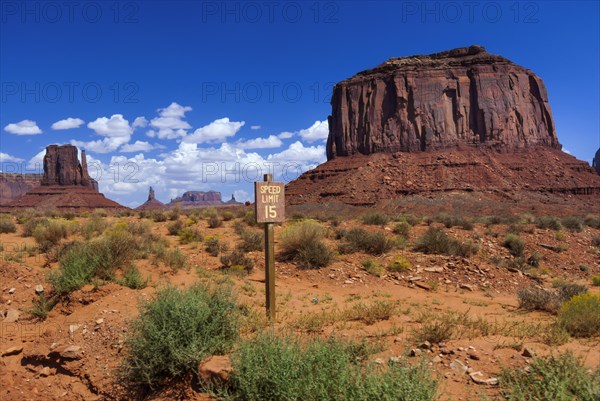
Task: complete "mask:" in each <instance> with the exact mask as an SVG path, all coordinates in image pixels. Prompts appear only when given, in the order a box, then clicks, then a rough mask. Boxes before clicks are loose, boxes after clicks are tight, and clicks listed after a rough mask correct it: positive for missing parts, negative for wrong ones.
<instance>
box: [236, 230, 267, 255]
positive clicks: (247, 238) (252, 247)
mask: <svg viewBox="0 0 600 401" xmlns="http://www.w3.org/2000/svg"><path fill="white" fill-rule="evenodd" d="M240 239H241V242H240V243H239V244H238V248H240V249H241V250H242V251H244V252H252V251H260V250H262V249H263V247H264V239H263V236H262V235H261V233H260V232H258V231H254V230H244V231H242V233H241V234H240Z"/></svg>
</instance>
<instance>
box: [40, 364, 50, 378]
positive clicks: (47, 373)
mask: <svg viewBox="0 0 600 401" xmlns="http://www.w3.org/2000/svg"><path fill="white" fill-rule="evenodd" d="M51 374H52V372H51V371H50V368H49V367H48V366H46V367H44V368H43V369H42V370H40V376H41V377H48V376H50V375H51Z"/></svg>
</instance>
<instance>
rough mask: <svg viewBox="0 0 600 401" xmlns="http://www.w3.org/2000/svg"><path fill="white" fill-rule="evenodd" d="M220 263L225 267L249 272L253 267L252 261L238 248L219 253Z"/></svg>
mask: <svg viewBox="0 0 600 401" xmlns="http://www.w3.org/2000/svg"><path fill="white" fill-rule="evenodd" d="M221 263H222V264H223V267H225V268H227V269H233V270H244V271H246V272H250V271H251V270H252V269H253V268H254V261H253V260H252V259H250V258H249V257H247V256H246V254H245V253H244V251H242V250H241V249H239V248H236V249H234V250H233V251H231V252H230V253H227V254H224V255H221Z"/></svg>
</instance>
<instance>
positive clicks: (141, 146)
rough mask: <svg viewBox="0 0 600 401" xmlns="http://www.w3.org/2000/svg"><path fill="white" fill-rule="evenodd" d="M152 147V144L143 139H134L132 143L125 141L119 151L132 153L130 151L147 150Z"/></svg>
mask: <svg viewBox="0 0 600 401" xmlns="http://www.w3.org/2000/svg"><path fill="white" fill-rule="evenodd" d="M152 149H154V146H153V145H152V144H150V143H148V142H145V141H135V142H134V143H127V144H125V145H123V146H121V149H119V151H120V152H123V153H132V152H148V151H150V150H152Z"/></svg>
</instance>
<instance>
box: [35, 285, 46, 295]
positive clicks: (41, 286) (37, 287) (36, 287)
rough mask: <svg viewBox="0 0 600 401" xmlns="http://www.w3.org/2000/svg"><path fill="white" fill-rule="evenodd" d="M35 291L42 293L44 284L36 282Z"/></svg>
mask: <svg viewBox="0 0 600 401" xmlns="http://www.w3.org/2000/svg"><path fill="white" fill-rule="evenodd" d="M35 293H36V294H38V295H40V294H43V293H44V286H43V285H41V284H38V285H36V286H35Z"/></svg>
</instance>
